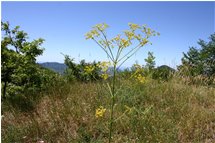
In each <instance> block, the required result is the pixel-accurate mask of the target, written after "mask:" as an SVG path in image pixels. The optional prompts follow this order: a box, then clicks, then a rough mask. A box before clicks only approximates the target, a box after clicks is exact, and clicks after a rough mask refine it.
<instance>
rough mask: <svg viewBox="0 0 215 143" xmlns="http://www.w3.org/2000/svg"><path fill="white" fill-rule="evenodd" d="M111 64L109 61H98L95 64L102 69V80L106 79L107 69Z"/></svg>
mask: <svg viewBox="0 0 215 143" xmlns="http://www.w3.org/2000/svg"><path fill="white" fill-rule="evenodd" d="M110 65H111V63H110V62H105V61H104V62H101V63H98V64H97V66H98V67H99V68H100V69H101V71H102V74H101V75H100V76H101V78H103V79H104V80H106V79H107V78H108V77H109V75H108V74H107V71H108V68H109V66H110Z"/></svg>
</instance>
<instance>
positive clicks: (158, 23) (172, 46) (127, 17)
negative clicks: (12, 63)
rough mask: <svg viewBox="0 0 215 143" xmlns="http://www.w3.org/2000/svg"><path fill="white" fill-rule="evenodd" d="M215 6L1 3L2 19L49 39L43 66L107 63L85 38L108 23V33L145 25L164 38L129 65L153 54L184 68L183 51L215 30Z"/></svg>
mask: <svg viewBox="0 0 215 143" xmlns="http://www.w3.org/2000/svg"><path fill="white" fill-rule="evenodd" d="M214 13H215V2H2V21H9V22H10V25H11V26H16V25H19V26H21V29H22V30H24V31H26V32H27V33H28V34H29V37H30V40H32V39H37V38H40V37H41V38H44V39H45V42H44V44H43V47H44V48H45V51H44V53H43V55H42V56H40V57H38V58H37V61H38V62H54V61H55V62H61V63H62V62H63V61H64V56H63V55H61V54H60V53H64V54H68V55H70V56H71V57H72V58H75V61H76V62H78V61H79V60H81V59H86V61H93V60H96V61H100V60H106V59H107V57H106V55H105V53H104V52H103V51H102V50H101V49H100V48H99V47H98V46H97V45H96V44H95V43H94V42H93V41H90V40H85V37H84V34H85V33H86V32H88V31H89V30H90V29H91V27H92V26H94V25H95V24H98V23H102V22H105V23H107V24H108V25H109V26H110V28H109V29H108V34H109V35H116V34H118V33H121V32H122V31H123V30H126V29H128V23H130V22H132V23H137V24H141V25H142V24H146V25H147V26H148V27H150V28H152V29H154V30H156V31H157V32H159V33H160V34H161V35H160V36H159V37H153V38H152V39H151V42H152V43H153V45H149V46H146V47H143V48H142V49H141V50H140V51H139V52H138V53H137V54H135V55H134V56H133V57H132V58H131V59H130V60H128V61H127V62H126V63H125V65H124V66H131V65H132V64H133V63H135V61H138V63H139V64H144V59H145V58H146V57H147V52H148V51H152V52H154V56H155V57H156V65H157V66H159V65H162V64H166V65H169V66H172V67H175V66H176V65H178V64H180V62H181V57H182V52H187V51H188V49H189V47H190V46H196V47H198V44H197V41H198V40H199V39H203V40H206V41H207V40H208V37H209V36H210V35H211V34H212V33H214V32H215V31H214V29H215V14H214Z"/></svg>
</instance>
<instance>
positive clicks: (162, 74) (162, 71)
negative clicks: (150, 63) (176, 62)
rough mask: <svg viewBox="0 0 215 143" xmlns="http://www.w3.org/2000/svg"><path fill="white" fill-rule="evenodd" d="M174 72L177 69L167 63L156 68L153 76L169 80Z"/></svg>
mask: <svg viewBox="0 0 215 143" xmlns="http://www.w3.org/2000/svg"><path fill="white" fill-rule="evenodd" d="M174 72H175V70H174V69H173V68H171V67H169V66H167V65H162V66H159V67H157V68H156V69H154V72H153V74H152V78H153V79H157V80H162V81H168V80H169V79H171V78H172V76H173V73H174Z"/></svg>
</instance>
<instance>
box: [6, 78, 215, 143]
mask: <svg viewBox="0 0 215 143" xmlns="http://www.w3.org/2000/svg"><path fill="white" fill-rule="evenodd" d="M122 83H123V84H124V86H123V87H122V88H120V91H119V92H118V95H117V104H116V105H115V107H114V108H115V115H114V116H115V117H116V118H117V120H116V121H115V123H114V135H113V142H114V143H124V142H128V143H142V142H162V143H166V142H178V143H190V142H194V143H195V142H196V143H214V142H215V89H214V88H212V87H206V86H191V85H186V84H184V83H181V82H179V80H177V79H176V78H175V79H173V80H171V81H169V82H163V83H162V82H161V83H158V82H157V81H153V80H150V81H148V82H147V83H146V84H138V83H135V82H133V81H123V82H122ZM109 102H110V98H109V97H108V94H107V93H106V92H105V91H104V90H103V89H102V88H101V83H73V84H70V85H67V86H65V87H64V88H62V89H53V91H51V92H49V93H47V94H46V95H45V96H43V97H42V99H41V100H40V102H39V103H38V104H37V106H36V108H35V109H34V110H32V111H28V112H21V111H19V110H17V109H15V108H12V107H11V108H10V110H5V111H4V112H3V114H4V117H3V118H2V142H5V143H11V142H25V143H32V142H37V141H39V140H43V141H45V142H48V143H49V142H59V143H64V142H65V143H68V142H71V143H73V142H74V143H76V142H80V143H84V142H93V143H102V142H107V138H108V119H109ZM100 105H102V106H104V107H105V108H106V109H107V111H106V113H105V116H104V117H102V118H96V117H95V110H96V108H98V107H99V106H100ZM125 105H126V106H125ZM2 106H3V109H9V108H5V107H4V106H8V105H4V103H3V105H2ZM128 107H130V109H128ZM26 108H27V107H26Z"/></svg>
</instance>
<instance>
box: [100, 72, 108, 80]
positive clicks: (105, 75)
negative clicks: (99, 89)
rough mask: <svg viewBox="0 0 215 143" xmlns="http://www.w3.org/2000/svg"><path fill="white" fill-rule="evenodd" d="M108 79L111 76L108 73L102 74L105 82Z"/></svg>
mask: <svg viewBox="0 0 215 143" xmlns="http://www.w3.org/2000/svg"><path fill="white" fill-rule="evenodd" d="M108 77H109V75H108V74H106V73H104V74H101V78H103V79H104V80H106V79H107V78H108Z"/></svg>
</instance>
